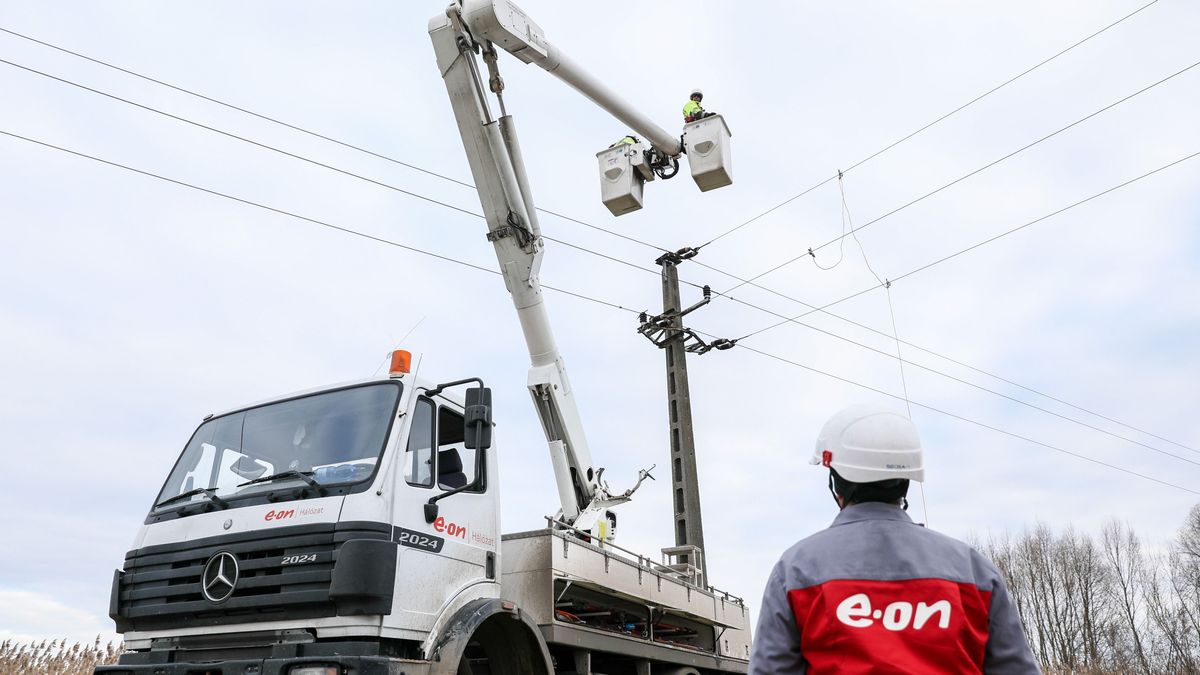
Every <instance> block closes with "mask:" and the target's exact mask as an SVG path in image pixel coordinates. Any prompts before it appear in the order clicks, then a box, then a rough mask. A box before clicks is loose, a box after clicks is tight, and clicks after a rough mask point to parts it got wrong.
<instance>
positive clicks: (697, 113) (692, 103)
mask: <svg viewBox="0 0 1200 675" xmlns="http://www.w3.org/2000/svg"><path fill="white" fill-rule="evenodd" d="M703 100H704V92H703V91H702V90H700V89H699V88H697V89H693V90H692V93H691V94H689V95H688V102H687V103H684V104H683V121H684V122H685V123H687V122H695V121H696V120H699V119H704V118H705V117H711V116H712V115H713V114H714V113H710V112H704V108H703V107H702V106H701V105H700V102H701V101H703Z"/></svg>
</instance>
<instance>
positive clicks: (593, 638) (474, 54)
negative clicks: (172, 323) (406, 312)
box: [97, 0, 750, 675]
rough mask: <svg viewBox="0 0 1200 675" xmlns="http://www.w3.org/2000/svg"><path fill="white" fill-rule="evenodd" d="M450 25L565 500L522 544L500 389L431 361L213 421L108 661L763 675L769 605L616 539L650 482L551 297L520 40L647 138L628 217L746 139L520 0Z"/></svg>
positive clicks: (609, 161)
mask: <svg viewBox="0 0 1200 675" xmlns="http://www.w3.org/2000/svg"><path fill="white" fill-rule="evenodd" d="M429 35H430V37H431V39H432V41H433V46H434V52H435V55H436V63H437V66H438V68H439V71H440V73H441V76H442V79H443V80H444V82H445V84H446V89H447V92H448V93H449V96H450V102H451V107H452V109H453V112H454V117H455V121H456V123H457V127H458V130H459V132H460V135H461V137H462V142H463V147H464V149H465V151H466V155H467V159H468V161H469V163H470V167H471V172H472V175H473V177H474V179H475V185H476V189H477V191H478V193H479V198H480V203H481V204H482V206H483V211H484V215H485V216H486V219H487V225H488V236H487V238H488V240H489V241H490V242H491V243H492V245H493V247H494V249H495V251H496V256H497V259H498V261H499V264H500V270H501V271H502V273H503V277H504V282H505V286H506V287H507V289H508V291H509V293H510V294H511V296H512V299H513V304H514V306H515V308H516V313H517V316H518V319H519V321H520V325H521V328H522V332H523V335H524V338H525V342H526V346H527V348H528V352H529V357H530V361H531V367H530V370H529V377H528V382H527V386H528V389H529V392H530V394H531V398H532V400H533V404H534V408H535V409H536V411H537V414H538V417H539V419H540V420H541V422H542V427H543V430H544V432H545V435H546V439H547V445H548V448H549V454H550V462H551V465H552V468H553V471H554V475H555V478H556V483H557V488H558V496H559V501H560V503H561V510H560V511H559V512H558V513H557V514H556V515H555V516H554V517H551V518H547V522H546V527H545V528H544V529H539V530H534V531H528V532H517V533H511V534H504V535H502V534H501V531H500V508H499V501H500V500H499V495H500V490H501V489H502V486H503V482H502V480H501V477H500V473H499V464H500V461H499V460H500V458H501V457H502V456H503V454H502V452H501V451H500V449H499V446H498V445H497V444H494V443H493V442H492V441H493V439H492V405H491V392H490V390H489V389H487V388H485V387H484V386H483V382H482V381H480V380H479V379H478V378H475V377H468V378H466V379H460V380H455V381H450V382H444V381H443V382H441V383H436V382H433V381H429V380H425V379H422V378H421V377H420V373H418V372H415V369H414V368H413V367H412V361H413V360H412V358H411V356H410V355H409V354H408V353H407V352H403V351H397V352H395V353H393V358H392V367H391V368H390V370H389V374H388V375H387V376H386V377H382V378H376V379H371V380H365V381H361V382H355V383H350V384H344V385H340V386H335V387H326V388H322V389H316V390H312V391H307V392H301V393H298V394H293V395H291V396H287V397H283V398H279V399H276V400H271V401H267V402H264V403H259V404H256V405H252V406H248V407H244V408H238V409H235V410H232V411H230V412H226V413H223V414H219V415H213V416H210V417H208V418H206V419H205V420H204V422H203V423H202V424H201V425H200V426H199V428H198V429H197V430H196V431H195V433H194V434H193V435H192V437H191V439H190V440H189V441H188V443H187V446H186V447H185V448H184V450H183V452H182V454H181V455H180V457H179V459H178V461H177V462H176V464H175V466H174V468H173V469H172V471H171V473H170V474H169V476H168V477H167V480H166V482H165V484H164V485H163V487H162V489H161V491H160V492H159V494H158V496H157V497H156V499H155V501H154V506H153V507H152V508H151V509H150V512H149V514H148V515H147V516H146V520H145V524H144V526H143V527H142V528H141V530H140V532H139V533H138V535H137V537H136V539H135V541H134V544H133V547H132V549H131V550H130V551H129V552H128V553H127V554H126V556H125V562H124V565H123V566H122V569H119V570H117V571H116V572H115V575H114V579H113V587H112V596H111V602H110V608H109V612H110V614H111V616H112V618H113V619H114V620H115V622H116V625H117V630H118V631H120V632H121V633H122V634H123V635H124V639H125V648H126V650H128V651H127V653H125V654H123V655H122V656H121V658H120V661H119V663H118V664H117V665H113V666H102V667H99V668H97V673H108V674H115V673H124V674H130V675H133V674H137V675H142V674H153V675H209V674H216V673H220V674H222V675H234V674H237V675H358V674H361V675H371V674H377V673H378V674H383V673H387V674H389V675H399V674H404V675H425V674H430V675H432V674H443V673H455V674H475V675H480V674H483V673H521V674H524V673H530V674H538V675H542V674H544V675H551V674H553V673H580V674H590V673H593V672H594V673H605V674H608V675H621V674H625V673H628V674H630V675H650V674H651V673H654V674H664V673H669V674H673V675H689V674H690V675H702V674H712V673H744V672H746V669H747V659H748V657H749V645H750V631H749V626H748V623H749V613H748V610H747V608H746V606H745V604H744V603H743V602H742V600H741V599H739V598H736V597H732V596H730V595H729V594H727V593H723V592H721V591H718V590H715V589H714V588H712V587H711V586H709V585H708V582H707V579H704V578H703V575H702V573H701V571H700V570H701V569H702V565H700V564H699V563H700V556H701V555H702V552H701V551H699V550H698V549H695V548H686V547H685V548H683V549H682V550H681V549H680V548H679V547H675V548H668V549H664V553H663V555H662V556H659V557H657V558H651V557H649V556H644V555H639V554H636V553H633V552H630V551H627V550H625V549H622V548H620V547H618V546H616V545H615V544H614V543H613V537H614V535H615V531H616V526H617V516H616V514H615V513H614V512H613V510H612V509H613V507H615V506H617V505H619V504H621V503H623V502H626V501H629V499H630V496H631V495H632V492H633V490H632V489H631V490H627V491H625V492H623V493H610V492H609V490H608V487H607V485H606V484H605V483H604V482H602V481H601V480H600V475H599V474H600V470H598V469H596V468H595V467H594V466H593V463H592V459H591V453H590V450H589V449H588V445H587V440H586V438H585V436H584V433H583V427H582V424H581V421H580V416H579V412H578V410H577V408H576V404H575V398H574V395H573V392H572V389H571V385H570V382H569V381H568V379H567V373H566V369H565V366H564V364H563V360H562V358H561V357H560V356H559V352H558V348H557V346H556V344H555V341H554V336H553V332H552V331H551V327H550V321H549V317H548V315H547V313H546V309H545V306H544V304H543V301H542V289H541V286H540V284H539V281H538V271H539V268H540V265H541V256H542V253H543V243H542V237H541V229H540V226H539V224H538V221H537V216H536V212H535V209H534V205H533V200H532V193H531V190H530V186H529V183H528V180H527V178H526V174H525V168H524V164H523V161H522V159H521V151H520V146H519V144H518V142H517V137H516V132H515V128H514V126H513V121H512V118H511V117H509V116H508V115H507V114H503V112H504V107H503V101H502V100H501V101H500V110H501V112H502V114H501V115H499V116H494V115H493V112H492V109H491V104H490V102H489V97H488V94H487V92H488V91H490V92H492V93H493V94H494V95H495V97H496V98H500V97H501V96H502V91H503V80H502V79H500V76H499V70H498V63H497V59H496V56H497V54H498V50H503V51H505V52H508V53H510V54H512V55H514V56H516V57H517V59H519V60H520V61H522V62H524V63H533V64H536V65H538V66H539V67H541V68H543V69H545V70H547V71H548V72H550V73H552V74H553V75H555V76H556V77H558V78H559V79H561V80H563V81H565V82H567V83H568V84H570V85H571V86H573V87H574V88H576V89H577V90H579V91H580V92H581V93H583V94H584V95H585V96H587V97H588V98H589V99H591V100H592V101H593V102H594V103H595V104H597V105H598V106H599V107H601V108H603V109H604V110H606V111H608V112H609V113H610V114H612V115H613V116H614V117H616V118H617V119H618V120H620V121H621V122H622V123H623V124H624V125H625V126H626V127H627V128H629V129H632V130H633V131H636V132H637V133H638V134H640V135H641V136H642V137H643V138H645V139H646V141H645V142H644V143H643V142H640V141H639V142H637V143H633V144H629V143H625V144H621V145H618V146H615V147H613V148H610V149H608V150H605V151H602V152H600V153H598V154H597V159H598V162H599V169H600V181H601V194H602V198H603V201H604V203H605V204H606V206H608V207H609V209H610V210H611V211H612V212H613V213H614V214H615V215H620V214H622V213H626V212H629V211H632V210H636V209H637V208H640V207H641V204H642V190H643V186H644V183H645V182H646V181H650V180H654V178H655V177H656V176H658V177H661V178H668V177H670V176H673V175H674V173H675V172H676V171H678V161H679V156H680V155H681V154H686V155H687V159H688V163H689V165H690V168H691V173H692V176H693V178H694V179H695V181H696V183H697V185H699V187H700V189H701V190H709V189H713V188H715V187H721V186H723V185H728V184H729V183H730V182H731V178H730V171H731V169H730V159H729V146H728V143H729V132H728V129H727V127H726V126H725V123H724V121H723V119H722V118H721V117H720V116H711V117H707V118H704V119H702V120H699V121H696V122H691V123H688V124H686V125H685V126H684V128H683V133H682V135H681V136H675V135H672V134H670V133H668V132H666V131H665V130H663V129H661V128H660V127H658V126H656V125H655V124H653V123H652V122H651V121H649V120H648V119H647V118H646V117H645V116H643V115H642V114H641V113H640V112H639V111H637V110H636V109H635V108H633V107H632V106H630V105H629V104H628V103H626V102H625V101H624V100H622V99H621V98H620V97H619V96H618V95H617V94H615V93H614V92H612V91H611V90H610V89H609V88H607V87H606V86H605V85H603V84H602V83H600V82H599V81H597V80H596V79H594V78H593V77H592V76H591V75H589V74H588V73H587V72H586V71H584V70H583V69H582V68H580V67H579V66H578V65H576V64H575V63H573V62H572V61H570V60H569V59H568V58H567V57H566V56H565V55H564V54H563V53H562V52H560V51H559V50H558V49H557V48H556V47H555V46H554V45H552V44H550V43H549V42H548V41H547V40H546V39H545V37H544V35H543V33H542V30H541V29H540V28H539V27H538V26H537V24H535V23H534V22H532V21H531V20H530V19H529V18H528V17H527V16H526V15H525V14H524V13H523V12H522V11H521V10H520V9H519V8H517V7H516V6H515V5H513V4H511V3H509V2H507V1H506V0H462V1H461V2H456V3H454V4H452V5H450V7H449V8H448V9H447V10H446V12H445V13H444V14H440V15H438V16H436V17H434V18H433V19H432V20H431V21H430V23H429ZM481 58H482V61H483V62H484V63H483V64H480V62H479V61H480V59H481ZM485 69H486V72H485ZM418 363H419V362H418ZM460 375H467V374H460ZM644 477H645V473H644V472H643V475H642V476H640V477H639V479H638V484H640V483H641V479H642V478H644ZM636 487H637V486H636V485H635V486H634V489H636Z"/></svg>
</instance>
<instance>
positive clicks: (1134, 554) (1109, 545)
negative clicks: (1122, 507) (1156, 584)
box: [1101, 521, 1154, 673]
mask: <svg viewBox="0 0 1200 675" xmlns="http://www.w3.org/2000/svg"><path fill="white" fill-rule="evenodd" d="M1101 537H1102V541H1103V547H1104V557H1105V559H1106V561H1107V562H1108V566H1109V569H1110V570H1111V571H1112V573H1113V575H1114V580H1115V582H1116V583H1115V590H1116V601H1117V606H1118V610H1119V612H1120V614H1121V617H1122V618H1123V619H1124V620H1125V627H1126V628H1127V629H1128V630H1129V636H1130V638H1131V645H1132V648H1133V653H1134V655H1135V656H1136V657H1137V664H1138V666H1139V667H1140V668H1141V672H1143V673H1152V672H1154V671H1153V670H1152V669H1151V668H1150V662H1149V661H1148V660H1147V658H1146V649H1145V642H1144V640H1143V636H1142V633H1143V631H1142V630H1140V627H1141V626H1142V624H1143V618H1142V612H1141V604H1142V602H1141V600H1142V598H1141V595H1142V591H1143V590H1144V587H1145V559H1144V558H1143V556H1142V545H1141V542H1140V541H1139V540H1138V538H1137V535H1135V534H1134V533H1133V530H1131V529H1130V528H1129V527H1128V526H1126V525H1122V524H1121V523H1119V522H1117V521H1112V522H1110V523H1108V524H1107V525H1105V526H1104V530H1103V532H1102V535H1101Z"/></svg>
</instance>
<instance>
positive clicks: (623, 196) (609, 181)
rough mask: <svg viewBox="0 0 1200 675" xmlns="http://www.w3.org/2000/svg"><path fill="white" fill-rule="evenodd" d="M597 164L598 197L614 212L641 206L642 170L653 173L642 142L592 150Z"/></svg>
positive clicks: (643, 179) (630, 210) (622, 213)
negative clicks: (598, 170)
mask: <svg viewBox="0 0 1200 675" xmlns="http://www.w3.org/2000/svg"><path fill="white" fill-rule="evenodd" d="M596 159H597V161H598V162H599V164H600V200H601V201H603V202H604V205H605V206H607V207H608V210H609V211H611V212H612V214H613V215H614V216H620V215H624V214H626V213H630V212H632V211H637V210H638V209H640V208H642V190H643V188H644V186H645V183H646V174H649V176H650V178H651V179H653V177H654V174H653V172H651V171H650V166H649V165H648V164H646V146H645V145H644V144H642V143H621V144H618V145H614V146H613V147H611V148H608V149H607V150H601V151H600V152H597V153H596Z"/></svg>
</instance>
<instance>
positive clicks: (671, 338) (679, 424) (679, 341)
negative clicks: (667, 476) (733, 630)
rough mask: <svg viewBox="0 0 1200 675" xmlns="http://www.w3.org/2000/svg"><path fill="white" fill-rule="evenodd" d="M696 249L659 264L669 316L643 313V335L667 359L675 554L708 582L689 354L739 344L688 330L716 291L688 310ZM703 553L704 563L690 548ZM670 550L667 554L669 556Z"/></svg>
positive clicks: (666, 256)
mask: <svg viewBox="0 0 1200 675" xmlns="http://www.w3.org/2000/svg"><path fill="white" fill-rule="evenodd" d="M696 253H697V251H696V249H694V248H683V249H680V250H678V251H676V252H674V253H664V254H663V255H662V256H660V257H659V258H658V259H657V260H655V261H654V262H655V263H657V264H658V265H659V266H660V267H662V293H663V311H662V314H659V315H658V316H648V315H646V314H644V313H643V314H642V315H641V317H640V321H641V325H640V326H639V327H638V332H639V333H641V334H642V335H645V336H646V337H647V338H648V339H649V340H650V341H651V342H653V343H654V344H655V346H657V347H659V348H660V349H662V350H663V351H664V352H665V355H666V360H667V415H668V421H669V425H668V426H669V429H670V438H671V503H672V504H673V505H674V514H675V515H674V523H675V528H674V529H675V547H674V548H673V549H669V551H670V552H671V553H672V554H673V555H675V556H677V557H678V559H679V562H680V563H684V564H690V565H693V566H695V567H696V568H697V569H698V570H699V572H700V574H701V578H702V579H704V580H706V581H707V579H708V570H707V567H708V565H707V562H706V561H705V559H704V520H703V518H702V517H701V514H700V480H699V476H698V474H697V470H696V437H695V432H694V431H693V427H692V399H691V390H690V389H689V386H688V372H687V355H688V353H689V352H691V353H695V354H704V353H706V352H708V351H709V350H712V349H729V348H730V347H733V345H734V341H733V340H726V339H718V340H714V341H712V343H706V342H705V341H704V340H702V339H701V338H700V336H698V335H696V333H695V332H693V331H692V330H691V329H688V328H685V327H684V325H683V317H684V316H686V315H688V314H690V313H691V312H693V311H694V310H697V309H699V308H701V307H703V306H704V305H707V304H708V302H709V300H710V299H711V297H712V292H711V290H710V289H709V288H708V287H707V286H705V287H704V299H703V300H701V301H700V302H697V303H696V304H694V305H692V306H691V307H688V308H686V309H684V308H683V302H682V300H681V299H680V293H679V263H681V262H683V261H684V260H689V259H691V258H694V257H695V256H696ZM692 546H695V547H696V548H698V549H699V550H700V555H699V556H696V558H698V559H693V557H692V556H691V555H690V551H691V549H690V548H689V547H692ZM666 552H668V549H664V553H666Z"/></svg>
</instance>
